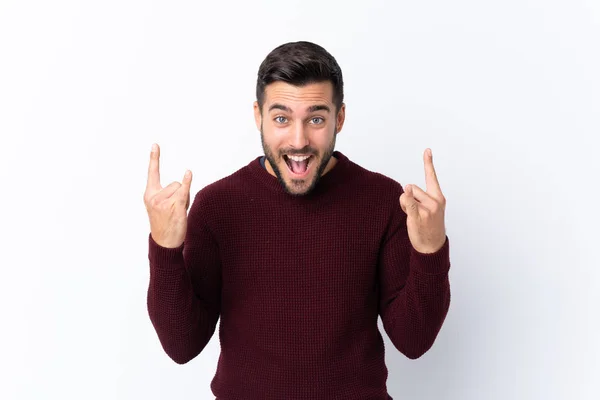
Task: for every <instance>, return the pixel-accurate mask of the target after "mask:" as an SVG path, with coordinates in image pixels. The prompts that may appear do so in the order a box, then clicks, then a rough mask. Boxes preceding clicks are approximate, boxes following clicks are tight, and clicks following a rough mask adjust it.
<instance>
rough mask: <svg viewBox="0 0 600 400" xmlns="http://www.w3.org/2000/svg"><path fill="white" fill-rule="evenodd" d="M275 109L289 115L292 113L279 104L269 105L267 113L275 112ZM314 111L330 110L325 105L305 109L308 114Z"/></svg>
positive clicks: (286, 107)
mask: <svg viewBox="0 0 600 400" xmlns="http://www.w3.org/2000/svg"><path fill="white" fill-rule="evenodd" d="M275 109H277V110H283V111H285V112H289V113H291V112H292V110H291V109H290V108H289V107H288V106H284V105H283V104H279V103H275V104H273V105H271V107H269V111H271V110H275ZM315 111H327V112H331V109H330V108H329V106H327V105H325V104H316V105H314V106H310V107H308V108H307V109H306V112H308V113H312V112H315Z"/></svg>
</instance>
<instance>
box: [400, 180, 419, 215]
mask: <svg viewBox="0 0 600 400" xmlns="http://www.w3.org/2000/svg"><path fill="white" fill-rule="evenodd" d="M400 207H401V208H402V211H404V212H405V213H406V215H408V216H410V217H412V218H416V217H418V216H419V208H418V207H419V204H418V202H417V200H416V199H415V198H414V196H413V193H412V188H411V187H410V185H406V189H405V190H404V193H402V194H401V195H400Z"/></svg>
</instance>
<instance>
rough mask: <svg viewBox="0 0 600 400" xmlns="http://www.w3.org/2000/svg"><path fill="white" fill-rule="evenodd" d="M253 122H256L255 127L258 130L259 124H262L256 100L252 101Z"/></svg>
mask: <svg viewBox="0 0 600 400" xmlns="http://www.w3.org/2000/svg"><path fill="white" fill-rule="evenodd" d="M254 122H255V123H256V129H258V131H259V132H260V126H261V125H262V115H260V107H259V106H258V101H255V102H254Z"/></svg>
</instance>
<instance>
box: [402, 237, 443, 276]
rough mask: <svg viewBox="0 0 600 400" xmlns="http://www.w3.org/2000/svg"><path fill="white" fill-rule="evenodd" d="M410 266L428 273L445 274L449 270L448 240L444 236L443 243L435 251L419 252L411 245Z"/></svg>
mask: <svg viewBox="0 0 600 400" xmlns="http://www.w3.org/2000/svg"><path fill="white" fill-rule="evenodd" d="M410 262H411V268H414V269H416V270H417V271H418V272H421V273H424V274H430V275H441V274H447V273H448V271H449V270H450V240H449V239H448V236H446V241H445V242H444V245H443V246H442V247H441V248H440V249H439V250H438V251H436V252H435V253H420V252H418V251H417V250H415V248H414V247H411V253H410Z"/></svg>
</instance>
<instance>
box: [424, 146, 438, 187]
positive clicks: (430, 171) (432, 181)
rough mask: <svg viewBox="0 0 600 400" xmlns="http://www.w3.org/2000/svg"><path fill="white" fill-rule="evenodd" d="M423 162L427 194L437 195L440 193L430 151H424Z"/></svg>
mask: <svg viewBox="0 0 600 400" xmlns="http://www.w3.org/2000/svg"><path fill="white" fill-rule="evenodd" d="M423 161H424V163H425V186H426V188H427V189H426V190H427V193H428V194H433V195H438V194H441V193H442V189H441V188H440V183H439V181H438V178H437V175H436V173H435V168H434V166H433V154H432V153H431V149H426V150H425V154H424V155H423Z"/></svg>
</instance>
